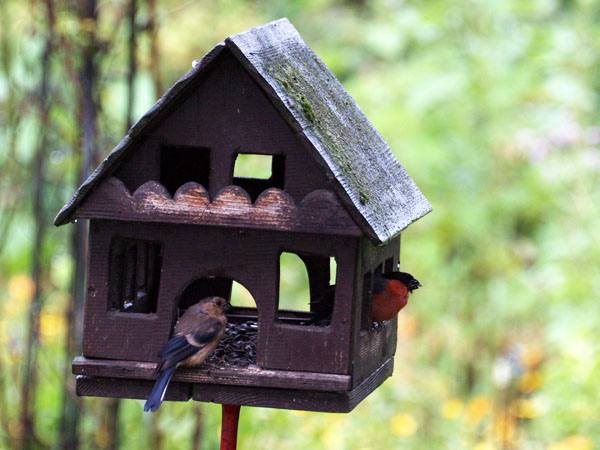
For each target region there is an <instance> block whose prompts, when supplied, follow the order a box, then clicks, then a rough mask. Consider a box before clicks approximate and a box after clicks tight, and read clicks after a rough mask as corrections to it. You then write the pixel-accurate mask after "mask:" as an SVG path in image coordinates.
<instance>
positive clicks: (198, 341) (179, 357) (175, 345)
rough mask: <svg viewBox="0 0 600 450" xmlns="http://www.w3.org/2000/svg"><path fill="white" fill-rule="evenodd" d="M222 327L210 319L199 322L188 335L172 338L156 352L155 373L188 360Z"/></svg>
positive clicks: (219, 323)
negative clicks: (157, 360)
mask: <svg viewBox="0 0 600 450" xmlns="http://www.w3.org/2000/svg"><path fill="white" fill-rule="evenodd" d="M222 327H223V325H222V324H221V322H219V321H218V320H217V319H214V318H210V319H207V320H203V321H202V322H200V323H199V324H198V325H197V326H196V327H195V329H194V330H191V331H190V332H189V333H187V334H184V335H177V336H174V337H173V338H172V339H170V340H169V341H168V342H167V343H166V344H165V345H164V347H163V348H162V349H161V350H160V352H158V357H159V358H160V363H159V365H158V366H157V368H156V372H160V371H164V370H166V369H169V368H170V367H173V366H176V365H177V364H179V363H180V362H181V361H183V360H184V359H187V358H189V357H190V356H192V355H193V354H195V353H196V352H198V351H199V350H201V349H202V348H204V347H205V346H206V345H207V344H209V343H210V342H212V341H213V340H214V339H215V337H216V336H217V335H218V334H219V331H221V329H222Z"/></svg>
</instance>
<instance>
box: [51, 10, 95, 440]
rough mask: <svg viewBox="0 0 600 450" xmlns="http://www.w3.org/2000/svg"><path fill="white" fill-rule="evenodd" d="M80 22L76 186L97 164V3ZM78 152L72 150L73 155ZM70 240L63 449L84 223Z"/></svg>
mask: <svg viewBox="0 0 600 450" xmlns="http://www.w3.org/2000/svg"><path fill="white" fill-rule="evenodd" d="M78 6H79V8H78V14H79V21H80V24H81V27H80V28H81V30H82V32H83V33H85V39H84V43H83V47H82V50H81V62H80V64H81V68H80V70H79V75H78V84H79V115H78V117H79V118H80V119H79V127H80V129H81V147H82V149H83V151H82V152H81V153H82V154H81V155H80V157H79V158H78V160H79V168H78V172H79V174H78V183H77V184H78V185H80V184H81V183H83V181H84V180H85V179H86V178H87V176H88V174H89V173H90V171H91V170H92V168H93V166H94V164H95V163H96V159H97V158H96V102H95V100H94V87H95V81H96V67H95V63H94V57H95V56H96V48H97V44H96V20H97V16H96V1H95V0H86V1H82V2H80V3H79V4H78ZM77 152H78V149H77V148H76V149H75V153H77ZM72 233H73V234H72V236H71V254H72V257H73V261H74V266H75V267H74V271H73V277H72V279H71V304H70V305H69V307H68V309H67V342H66V361H65V372H64V373H65V383H64V390H63V411H62V418H61V425H60V430H61V433H60V439H61V441H60V444H61V445H60V446H61V448H64V449H76V448H78V446H79V445H78V436H77V428H78V423H79V410H80V408H81V400H80V399H79V397H77V395H76V392H75V379H74V377H73V376H72V375H71V361H72V358H73V357H74V356H75V355H77V354H80V353H81V340H82V323H83V301H84V292H85V260H86V253H87V248H86V242H87V240H86V237H87V222H86V221H78V222H77V223H76V224H74V226H73V231H72Z"/></svg>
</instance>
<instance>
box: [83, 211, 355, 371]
mask: <svg viewBox="0 0 600 450" xmlns="http://www.w3.org/2000/svg"><path fill="white" fill-rule="evenodd" d="M114 237H118V238H121V239H143V240H147V241H151V242H155V243H159V244H160V245H161V248H162V257H161V264H162V266H161V275H160V281H159V287H158V302H157V305H156V312H155V313H151V314H142V313H130V312H119V311H114V310H109V306H110V303H109V291H110V289H109V287H110V282H111V280H110V279H109V269H110V256H111V255H110V248H111V243H112V240H113V238H114ZM282 251H288V252H294V253H298V254H301V255H321V256H325V257H328V256H334V257H335V258H336V260H337V263H338V272H337V283H338V289H337V290H336V299H335V307H334V311H333V317H332V320H331V323H330V325H329V326H306V325H292V324H288V323H280V322H276V320H275V315H276V311H277V295H278V292H277V291H278V286H279V284H278V270H279V256H280V253H281V252H282ZM89 255H90V260H89V275H88V290H87V299H86V306H85V319H84V342H83V354H84V356H86V357H90V358H94V357H95V358H107V359H121V360H132V361H148V362H152V361H157V357H156V355H157V353H158V351H159V350H160V348H161V347H162V346H163V345H164V343H165V342H166V341H167V340H168V339H169V337H170V334H171V331H172V329H173V326H174V323H175V320H176V316H177V306H178V305H177V303H178V299H179V297H180V296H181V294H182V293H183V292H184V290H185V288H186V287H187V286H188V285H189V284H190V283H192V282H194V281H195V280H197V279H200V278H205V277H207V276H216V277H224V278H231V279H233V280H236V281H237V282H239V283H240V284H242V285H243V286H245V287H246V288H247V289H248V291H250V293H251V294H252V296H253V297H254V300H255V301H256V304H257V307H258V323H259V334H258V348H257V365H259V366H261V367H264V368H269V369H285V370H298V371H312V372H327V373H340V374H343V373H349V371H350V367H351V361H350V355H351V353H350V348H351V345H352V330H351V327H352V324H353V323H355V322H356V319H355V317H353V314H354V312H355V311H356V308H354V310H353V305H352V292H353V288H354V287H355V286H356V285H357V283H356V282H355V280H354V277H355V273H356V270H355V267H357V266H359V267H360V264H358V260H357V258H358V255H359V240H358V239H356V238H349V237H330V236H321V235H314V234H306V233H284V232H268V231H252V230H249V231H240V230H235V229H223V228H216V227H206V226H194V225H178V224H160V223H136V222H119V221H108V220H92V221H91V224H90V247H89ZM309 260H310V258H309ZM308 265H309V266H310V264H308ZM309 270H310V269H309ZM198 300H199V299H198Z"/></svg>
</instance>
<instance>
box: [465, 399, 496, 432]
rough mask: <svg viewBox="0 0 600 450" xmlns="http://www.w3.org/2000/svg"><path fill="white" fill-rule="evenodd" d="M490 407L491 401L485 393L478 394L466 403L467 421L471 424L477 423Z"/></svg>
mask: <svg viewBox="0 0 600 450" xmlns="http://www.w3.org/2000/svg"><path fill="white" fill-rule="evenodd" d="M491 409H492V401H491V400H490V399H489V397H486V396H485V395H479V396H477V397H475V398H473V399H471V401H470V402H469V404H468V405H467V422H469V423H470V424H472V425H476V424H478V423H479V422H480V421H481V419H483V417H484V416H485V415H486V414H487V413H489V412H490V410H491Z"/></svg>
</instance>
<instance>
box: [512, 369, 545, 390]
mask: <svg viewBox="0 0 600 450" xmlns="http://www.w3.org/2000/svg"><path fill="white" fill-rule="evenodd" d="M541 386H542V374H541V373H540V372H539V371H537V370H535V371H533V372H528V373H526V374H523V376H522V377H521V378H519V380H518V381H517V387H518V388H519V390H520V391H521V392H525V393H529V392H533V391H535V390H538V389H539V388H540V387H541Z"/></svg>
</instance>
